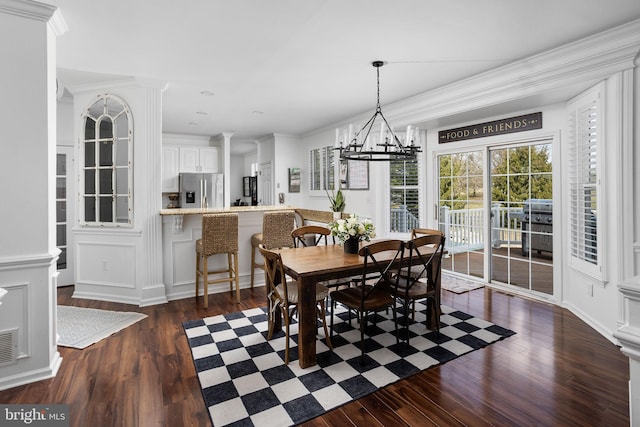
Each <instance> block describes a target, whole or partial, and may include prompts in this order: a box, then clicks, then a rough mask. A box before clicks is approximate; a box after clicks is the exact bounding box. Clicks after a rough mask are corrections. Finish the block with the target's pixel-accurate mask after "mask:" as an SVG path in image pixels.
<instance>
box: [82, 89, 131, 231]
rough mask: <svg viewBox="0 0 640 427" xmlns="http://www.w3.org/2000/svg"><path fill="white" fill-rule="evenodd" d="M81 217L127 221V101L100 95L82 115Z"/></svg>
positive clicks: (100, 222) (113, 222)
mask: <svg viewBox="0 0 640 427" xmlns="http://www.w3.org/2000/svg"><path fill="white" fill-rule="evenodd" d="M83 129H84V134H83V142H82V147H81V150H82V156H81V158H82V159H83V160H84V164H83V168H82V172H81V180H82V182H83V186H82V188H83V195H82V200H81V205H82V208H81V218H82V223H83V224H85V225H101V226H105V225H116V226H120V225H131V224H132V222H133V217H132V216H133V209H132V204H131V201H132V175H133V168H132V158H133V155H132V153H133V151H132V147H133V131H132V120H131V113H130V111H129V108H128V107H127V105H126V104H125V103H124V102H123V101H122V100H120V99H119V98H117V97H115V96H113V95H101V96H99V97H98V99H97V100H96V101H95V102H94V103H93V104H91V106H90V107H89V108H87V110H86V112H85V115H84V126H83Z"/></svg>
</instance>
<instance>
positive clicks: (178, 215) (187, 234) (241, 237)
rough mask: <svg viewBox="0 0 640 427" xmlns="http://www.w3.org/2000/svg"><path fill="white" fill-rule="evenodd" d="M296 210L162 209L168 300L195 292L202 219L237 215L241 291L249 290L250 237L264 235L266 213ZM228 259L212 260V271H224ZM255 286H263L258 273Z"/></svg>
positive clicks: (219, 288)
mask: <svg viewBox="0 0 640 427" xmlns="http://www.w3.org/2000/svg"><path fill="white" fill-rule="evenodd" d="M278 210H295V208H294V207H292V206H287V205H275V206H231V207H228V208H206V209H199V208H198V209H181V208H172V209H162V210H161V211H160V215H161V216H162V260H163V279H164V286H165V291H166V296H167V299H168V300H175V299H181V298H189V297H193V296H194V292H195V268H196V267H195V265H196V251H195V245H196V240H198V239H199V238H200V237H201V236H202V215H206V214H212V213H228V212H231V213H238V260H239V269H238V271H239V278H240V288H246V287H249V285H250V284H249V279H250V274H251V270H250V265H251V262H250V260H251V236H252V235H253V234H255V233H261V232H262V216H263V214H264V213H265V212H269V211H278ZM224 263H226V258H225V257H222V256H220V257H212V258H210V262H209V265H210V267H211V268H212V269H213V268H217V267H221V266H223V265H224ZM256 284H257V285H258V286H263V285H264V275H263V274H260V273H259V272H257V273H256ZM225 291H226V292H228V291H229V286H228V284H226V283H219V284H214V285H210V286H209V293H210V294H211V293H216V292H225Z"/></svg>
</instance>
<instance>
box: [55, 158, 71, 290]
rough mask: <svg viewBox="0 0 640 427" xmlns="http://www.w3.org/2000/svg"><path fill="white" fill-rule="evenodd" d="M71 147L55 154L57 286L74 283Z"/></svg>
mask: <svg viewBox="0 0 640 427" xmlns="http://www.w3.org/2000/svg"><path fill="white" fill-rule="evenodd" d="M72 173H73V147H67V146H58V147H57V152H56V246H57V248H58V249H60V256H59V258H58V263H57V266H56V267H57V270H58V286H67V285H72V284H73V283H74V277H73V274H74V265H73V244H72V238H73V237H72V236H73V234H72V233H71V227H72V226H73V220H72V218H73V215H72V213H73V211H74V204H73V200H74V199H73V179H71V174H72Z"/></svg>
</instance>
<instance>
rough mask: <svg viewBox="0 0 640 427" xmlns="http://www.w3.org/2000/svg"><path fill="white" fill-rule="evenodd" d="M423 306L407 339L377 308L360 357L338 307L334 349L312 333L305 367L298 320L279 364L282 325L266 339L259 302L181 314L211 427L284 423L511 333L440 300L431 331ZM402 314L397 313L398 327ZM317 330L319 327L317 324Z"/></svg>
mask: <svg viewBox="0 0 640 427" xmlns="http://www.w3.org/2000/svg"><path fill="white" fill-rule="evenodd" d="M425 308H426V307H425V306H424V304H420V303H419V302H418V303H417V304H416V323H412V324H410V326H409V333H410V334H411V338H410V345H407V344H406V342H402V341H401V342H400V344H396V338H395V332H394V326H393V320H392V318H391V313H389V314H388V318H387V317H386V316H387V315H386V314H385V313H384V312H382V313H380V314H377V315H376V316H377V319H376V320H377V322H376V325H375V327H374V325H373V324H372V322H371V320H370V321H369V323H368V324H367V325H368V326H367V335H365V348H366V351H367V353H366V356H365V361H364V363H361V360H360V354H361V352H360V347H359V345H360V331H359V329H357V328H356V327H355V326H357V322H356V321H355V319H354V320H353V326H350V325H349V322H348V314H347V312H346V310H344V309H340V308H338V309H337V310H336V315H335V318H334V335H333V339H332V344H333V347H334V348H333V350H330V349H329V348H328V347H327V345H326V343H325V341H324V336H319V337H318V341H317V342H316V352H317V361H318V364H317V365H316V366H313V367H311V368H307V369H301V368H300V366H299V364H298V355H297V339H298V335H297V332H298V328H297V326H298V325H297V323H294V324H292V325H291V335H292V336H291V343H290V346H291V348H290V349H289V359H290V360H289V364H288V365H285V364H284V348H285V335H284V332H278V333H274V336H273V337H272V339H271V340H270V341H267V340H266V335H267V332H266V331H267V315H266V309H265V308H255V309H251V310H245V311H242V312H235V313H230V314H225V315H219V316H213V317H208V318H205V319H200V320H193V321H188V322H185V323H184V324H183V326H184V329H185V333H186V335H187V339H188V341H189V345H190V346H191V352H192V356H193V360H194V364H195V367H196V372H197V374H198V378H199V380H200V385H201V387H202V395H203V397H204V400H205V404H206V406H207V408H208V409H209V415H210V416H211V421H212V423H213V425H214V426H223V425H243V426H245V425H246V426H287V425H294V424H299V423H302V422H304V421H307V420H309V419H311V418H314V417H316V416H318V415H321V414H323V413H324V412H326V411H328V410H330V409H333V408H336V407H338V406H341V405H343V404H345V403H348V402H350V401H352V400H355V399H358V398H360V397H363V396H365V395H367V394H369V393H372V392H374V391H375V390H377V389H378V388H380V387H383V386H385V385H388V384H391V383H393V382H396V381H398V380H400V379H402V378H405V377H407V376H409V375H411V374H414V373H417V372H420V371H421V370H424V369H427V368H429V367H431V366H435V365H437V364H440V363H445V362H447V361H449V360H452V359H455V358H456V357H459V356H461V355H463V354H465V353H468V352H471V351H473V350H476V349H479V348H482V347H485V346H487V345H489V344H490V343H493V342H495V341H498V340H501V339H503V338H506V337H508V336H511V335H513V334H514V332H513V331H510V330H508V329H504V328H502V327H500V326H497V325H494V324H492V323H490V322H487V321H485V320H482V319H479V318H475V317H472V316H469V315H468V314H465V313H463V312H460V311H455V310H453V309H451V308H448V307H444V306H443V314H442V317H441V326H440V335H439V336H438V335H437V334H436V333H435V332H432V331H429V330H428V329H426V327H425V326H424V324H423V323H419V322H423V321H424V319H425V312H426V310H425ZM372 316H373V315H372ZM327 319H329V318H328V316H327ZM370 319H373V318H372V317H371V316H370ZM403 319H404V317H403V316H402V315H399V319H398V321H399V329H400V330H401V333H403V332H402V327H401V326H400V325H402V324H403V323H402V322H403V321H404V320H403ZM319 333H320V334H322V333H323V332H322V328H321V327H320V328H319Z"/></svg>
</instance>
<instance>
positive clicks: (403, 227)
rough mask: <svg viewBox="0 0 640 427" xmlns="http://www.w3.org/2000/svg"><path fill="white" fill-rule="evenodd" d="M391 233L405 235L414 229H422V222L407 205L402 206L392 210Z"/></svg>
mask: <svg viewBox="0 0 640 427" xmlns="http://www.w3.org/2000/svg"><path fill="white" fill-rule="evenodd" d="M390 227H391V229H390V230H391V232H394V233H405V232H407V231H410V230H411V229H413V228H418V227H420V221H419V220H418V218H417V217H416V216H415V215H414V214H412V213H411V212H410V211H409V210H408V209H407V206H406V205H400V206H399V207H397V208H392V209H391V222H390Z"/></svg>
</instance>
